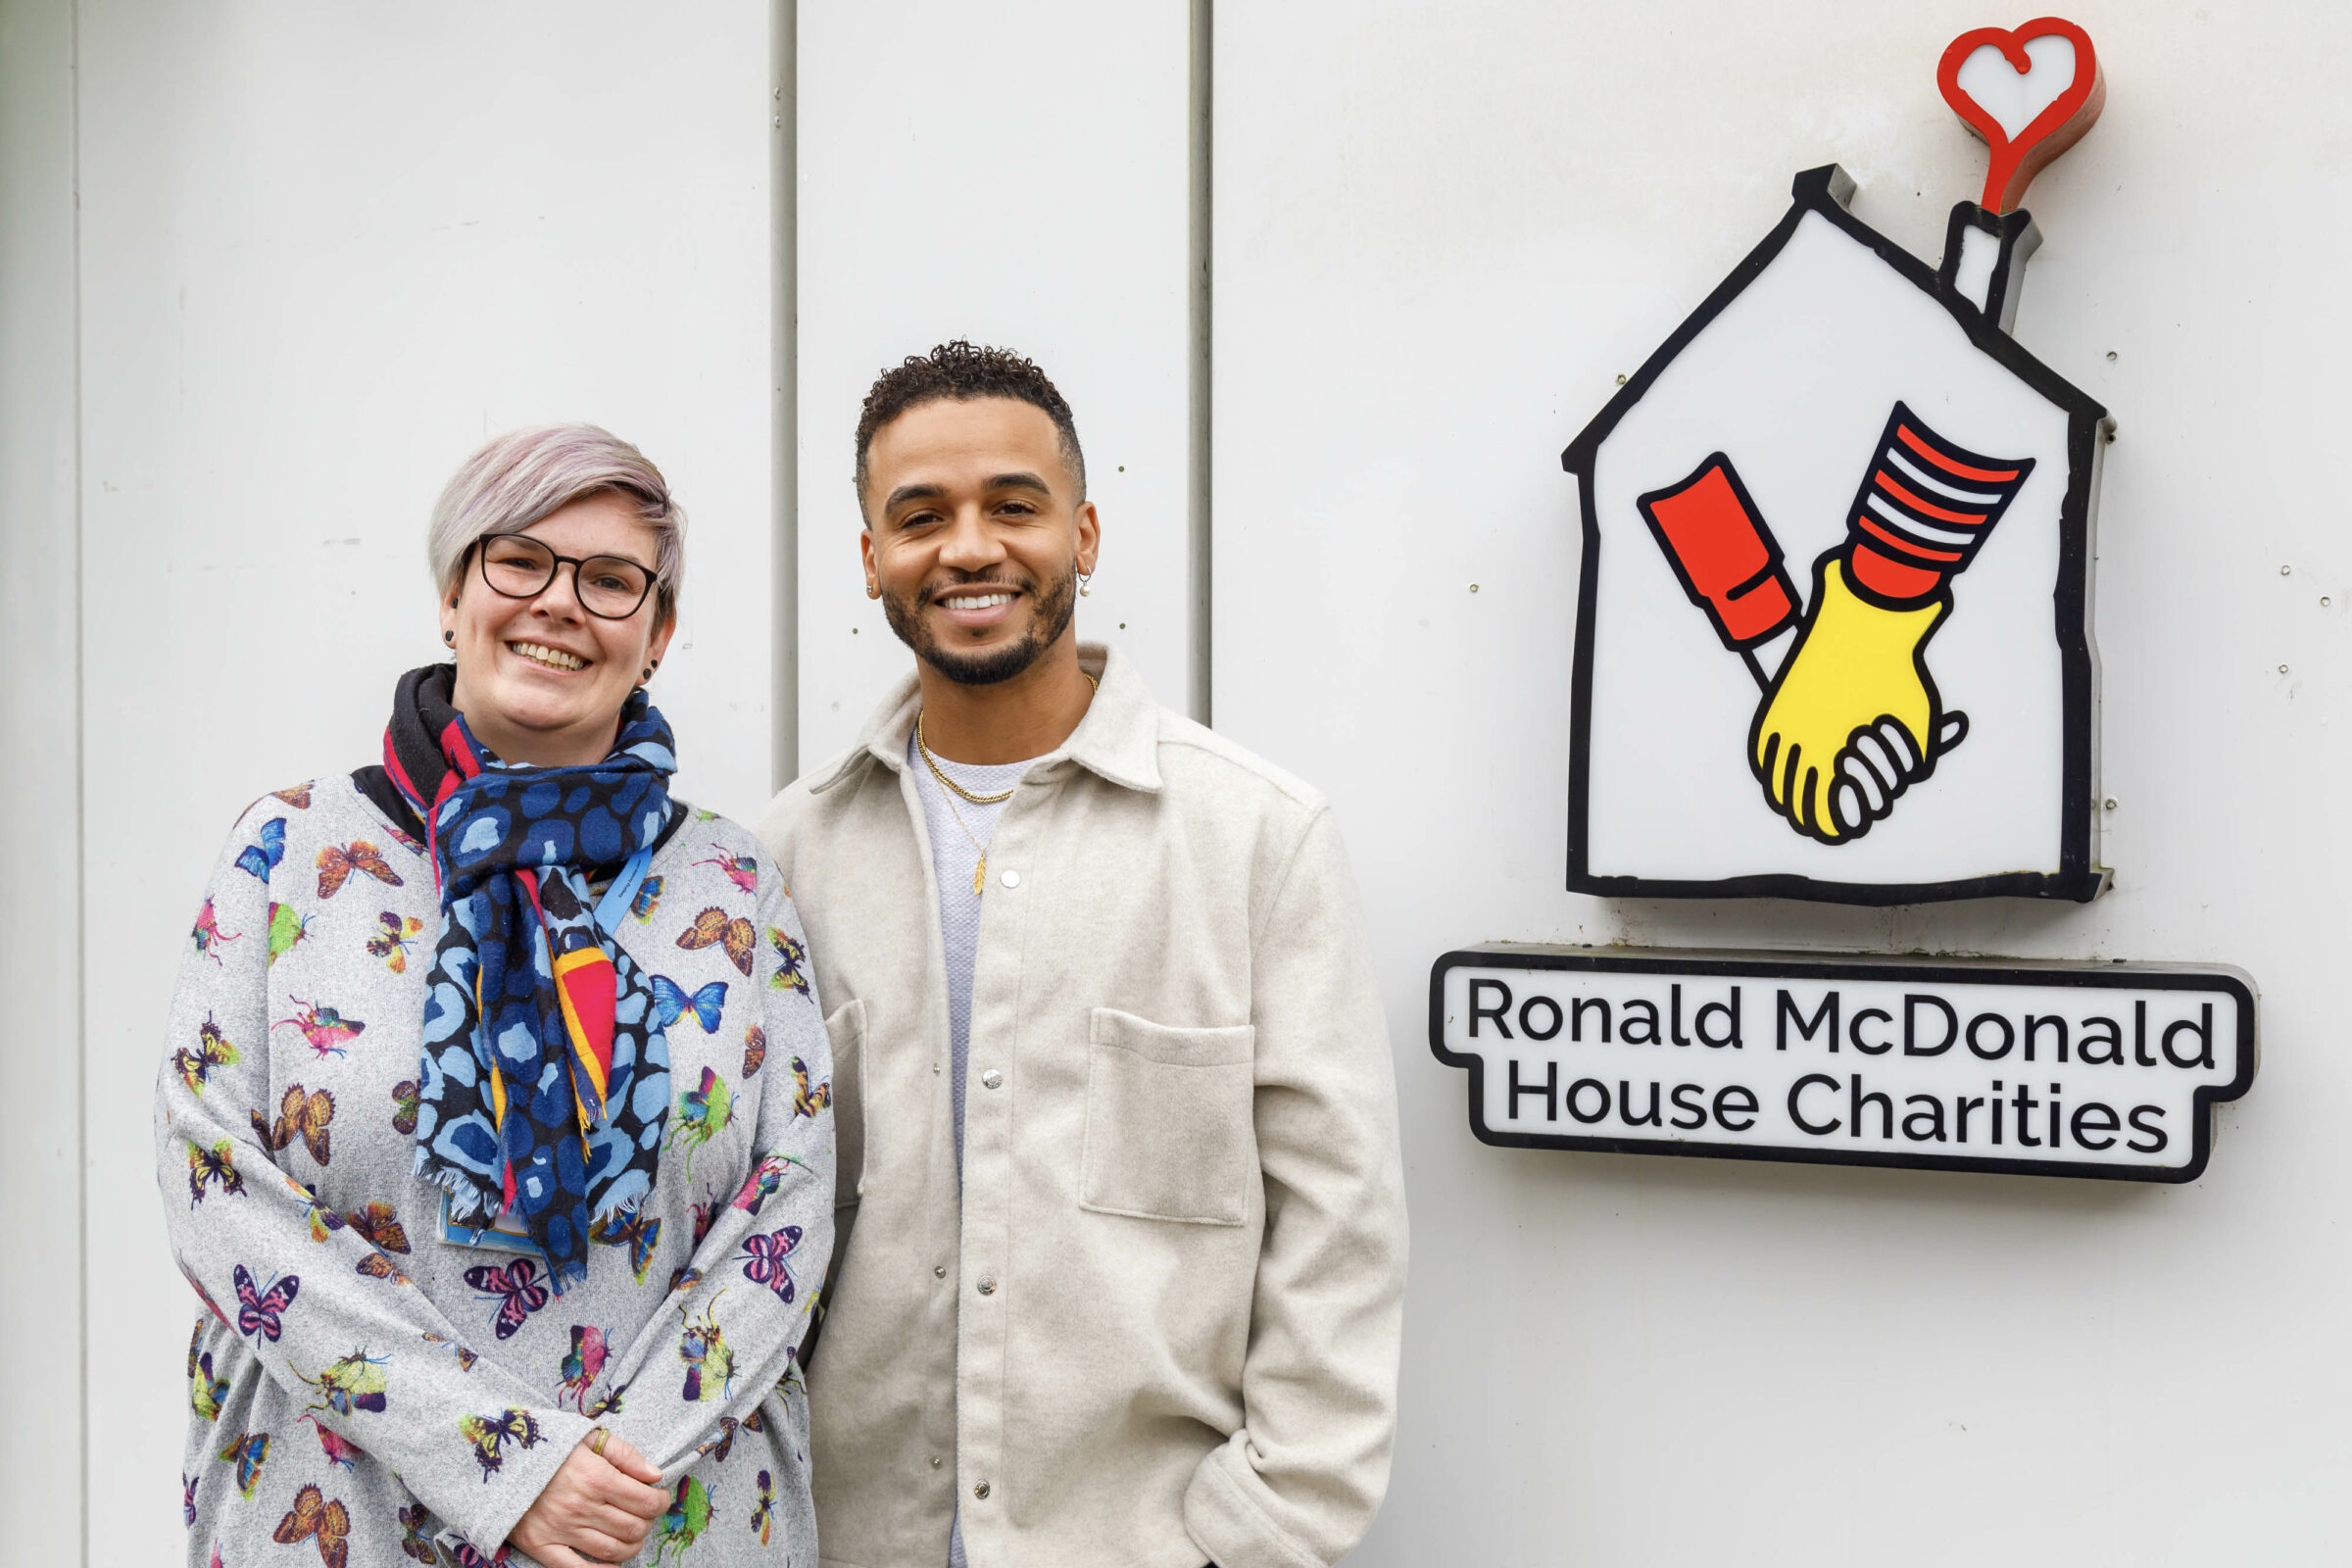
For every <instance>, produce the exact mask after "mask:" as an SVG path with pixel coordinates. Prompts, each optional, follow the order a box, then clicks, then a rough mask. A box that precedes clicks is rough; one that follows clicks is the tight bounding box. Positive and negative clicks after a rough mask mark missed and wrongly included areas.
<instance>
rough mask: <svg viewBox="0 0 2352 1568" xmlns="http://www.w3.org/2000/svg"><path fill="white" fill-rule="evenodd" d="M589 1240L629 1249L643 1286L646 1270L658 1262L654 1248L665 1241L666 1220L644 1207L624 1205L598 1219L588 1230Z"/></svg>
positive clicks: (631, 1259)
mask: <svg viewBox="0 0 2352 1568" xmlns="http://www.w3.org/2000/svg"><path fill="white" fill-rule="evenodd" d="M588 1239H589V1240H590V1241H592V1242H602V1243H604V1244H605V1245H606V1246H608V1247H625V1248H627V1249H628V1250H629V1271H630V1272H631V1273H633V1274H635V1275H636V1276H637V1283H638V1284H640V1285H643V1284H644V1283H645V1271H646V1270H647V1269H648V1268H649V1267H651V1266H652V1264H653V1261H654V1249H655V1248H656V1247H657V1246H659V1245H660V1244H661V1241H662V1222H661V1221H660V1220H658V1219H656V1218H654V1217H653V1216H651V1215H649V1214H647V1213H645V1212H644V1211H643V1210H642V1209H636V1208H624V1209H621V1210H620V1211H619V1212H617V1213H613V1214H610V1215H607V1216H606V1217H605V1218H603V1219H600V1220H598V1221H596V1223H595V1224H594V1226H592V1227H591V1228H590V1230H589V1232H588Z"/></svg>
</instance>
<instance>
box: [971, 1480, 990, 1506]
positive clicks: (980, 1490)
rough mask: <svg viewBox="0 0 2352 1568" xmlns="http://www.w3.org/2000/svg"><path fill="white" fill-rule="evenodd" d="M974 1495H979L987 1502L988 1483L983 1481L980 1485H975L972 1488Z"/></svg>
mask: <svg viewBox="0 0 2352 1568" xmlns="http://www.w3.org/2000/svg"><path fill="white" fill-rule="evenodd" d="M972 1495H973V1496H975V1497H978V1498H979V1499H980V1500H981V1501H982V1502H986V1501H987V1500H988V1483H987V1482H985V1481H983V1482H981V1483H980V1484H979V1485H978V1486H976V1487H974V1488H973V1489H972Z"/></svg>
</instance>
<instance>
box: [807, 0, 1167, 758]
mask: <svg viewBox="0 0 2352 1568" xmlns="http://www.w3.org/2000/svg"><path fill="white" fill-rule="evenodd" d="M1188 18H1189V13H1188V9H1187V7H1186V6H1185V5H1184V4H1183V3H1182V0H1151V3H1150V4H1148V5H1133V6H1099V5H1086V4H1082V3H1079V0H1021V3H1018V4H1009V5H993V6H969V5H956V4H949V3H947V0H889V3H882V4H871V5H858V6H809V7H805V8H803V9H802V11H801V15H800V34H799V60H800V67H799V73H798V81H799V94H800V124H799V165H800V176H799V178H800V183H799V190H798V199H799V217H798V230H799V259H798V266H799V299H800V317H799V358H800V375H799V428H800V444H799V445H800V450H799V495H800V513H799V536H800V563H801V575H800V612H801V646H800V676H801V688H800V690H801V752H800V760H801V765H802V766H803V767H804V768H809V767H813V766H815V765H816V764H817V763H818V762H819V761H821V760H824V759H825V758H826V757H828V756H831V755H832V754H834V753H836V752H838V751H840V750H842V749H843V748H844V747H846V746H848V745H849V744H850V742H851V741H852V740H854V739H856V737H857V734H858V728H859V726H860V725H861V724H862V723H863V722H864V720H865V717H866V715H867V713H868V712H869V711H871V710H872V708H873V706H874V704H875V702H876V701H877V700H878V699H879V698H880V696H881V694H882V692H883V690H884V689H885V687H886V686H887V685H888V684H889V683H890V682H891V681H893V680H895V679H896V678H898V677H899V676H900V675H901V674H903V673H904V672H905V670H906V669H907V667H908V666H909V664H910V663H911V656H909V655H908V654H907V650H906V649H905V647H904V646H903V645H901V644H900V643H899V641H898V640H897V639H896V638H895V637H893V636H892V635H891V632H890V627H889V624H888V623H887V622H886V621H885V620H884V619H883V618H882V611H881V607H880V606H879V605H878V604H876V603H874V602H873V601H870V600H868V599H867V598H866V597H865V588H864V579H863V577H862V576H861V575H860V572H859V567H858V539H857V535H858V528H859V526H860V520H859V516H858V504H857V498H856V495H855V492H854V491H853V490H852V487H851V483H850V473H851V468H852V466H853V464H854V462H855V456H856V452H855V447H854V436H855V432H856V430H857V425H858V407H859V405H860V404H861V403H862V402H863V400H864V397H865V392H866V388H867V387H868V386H869V385H871V384H872V382H873V379H874V377H875V376H876V375H877V374H879V373H880V372H881V370H882V369H883V368H885V367H886V366H890V365H895V364H897V363H898V362H899V361H900V360H901V359H903V358H904V357H906V356H907V355H908V354H920V353H925V352H927V351H928V350H929V349H930V348H931V347H932V345H933V344H935V343H940V342H945V341H947V340H949V339H952V338H958V337H962V338H969V339H971V340H972V341H973V342H976V343H994V344H1001V345H1004V346H1006V347H1010V348H1014V349H1018V350H1019V351H1020V352H1021V353H1023V354H1026V355H1028V356H1029V357H1030V358H1031V359H1033V360H1035V361H1037V362H1038V364H1040V365H1041V366H1043V367H1044V368H1045V369H1046V372H1047V373H1048V374H1049V375H1051V376H1052V377H1053V378H1054V384H1055V385H1056V386H1058V387H1059V388H1060V389H1061V392H1062V395H1063V396H1064V397H1066V398H1068V399H1069V401H1070V405H1071V408H1072V410H1073V411H1074V412H1075V414H1076V416H1077V420H1078V435H1079V439H1080V440H1081V442H1083V443H1084V445H1085V448H1086V459H1087V471H1088V478H1089V481H1090V485H1091V491H1092V495H1093V498H1094V500H1095V502H1096V504H1097V506H1098V507H1099V508H1100V510H1101V512H1102V516H1103V549H1102V558H1101V564H1102V569H1101V572H1100V574H1099V575H1098V576H1097V578H1096V579H1095V583H1094V591H1093V593H1092V594H1091V595H1090V596H1089V597H1088V598H1086V599H1084V600H1082V601H1080V605H1079V616H1078V629H1079V632H1080V635H1082V636H1085V637H1088V638H1103V639H1109V640H1113V641H1117V642H1119V643H1120V644H1121V645H1122V646H1123V647H1125V649H1126V650H1127V651H1128V652H1129V653H1130V654H1132V655H1133V656H1134V657H1135V659H1136V660H1137V662H1138V664H1139V665H1140V667H1141V668H1142V671H1143V675H1144V678H1145V680H1146V681H1147V682H1149V683H1150V685H1151V687H1152V692H1153V693H1154V695H1156V696H1157V697H1158V698H1159V700H1160V701H1161V702H1163V703H1165V704H1167V705H1168V706H1169V707H1172V708H1176V709H1179V710H1182V709H1185V708H1186V707H1187V706H1188V702H1189V694H1188V686H1189V678H1188V677H1189V674H1190V660H1191V618H1192V616H1191V611H1190V609H1189V606H1190V604H1191V602H1192V601H1191V589H1192V584H1191V580H1190V578H1191V571H1190V564H1189V563H1190V554H1189V547H1188V538H1189V535H1188V530H1187V524H1186V511H1187V506H1188V502H1189V497H1190V490H1189V480H1190V472H1189V467H1190V462H1191V457H1190V452H1191V449H1190V444H1189V426H1188V417H1187V410H1188V402H1187V397H1188V392H1187V388H1188V385H1189V382H1188V368H1189V366H1190V364H1191V358H1190V348H1189V344H1190V337H1189V335H1188V334H1189V327H1188V316H1187V309H1186V307H1187V270H1186V256H1187V220H1188V214H1189V210H1190V209H1189V191H1190V184H1189V179H1190V175H1189V165H1188V159H1187V150H1188V126H1189V123H1190V122H1189V118H1188V112H1187V103H1188V86H1187V84H1188V81H1189V75H1188V72H1189V64H1190V56H1189V50H1188V41H1189V32H1188V28H1189V20H1188Z"/></svg>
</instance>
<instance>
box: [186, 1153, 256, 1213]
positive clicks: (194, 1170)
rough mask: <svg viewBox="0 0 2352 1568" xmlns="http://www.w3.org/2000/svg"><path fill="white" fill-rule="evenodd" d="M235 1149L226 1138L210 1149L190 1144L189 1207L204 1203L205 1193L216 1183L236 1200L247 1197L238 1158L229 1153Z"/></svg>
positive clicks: (222, 1190)
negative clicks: (239, 1172) (238, 1166)
mask: <svg viewBox="0 0 2352 1568" xmlns="http://www.w3.org/2000/svg"><path fill="white" fill-rule="evenodd" d="M232 1147H233V1146H232V1145H231V1144H230V1143H229V1141H228V1140H227V1139H225V1138H223V1139H221V1141H220V1142H219V1143H217V1144H215V1145H213V1147H212V1148H210V1149H204V1148H200V1147H199V1146H197V1145H196V1144H193V1143H191V1144H189V1145H188V1206H189V1207H190V1208H194V1207H195V1206H196V1205H197V1204H198V1203H201V1202H203V1201H204V1192H205V1189H206V1188H207V1187H210V1186H211V1185H212V1184H213V1183H215V1182H219V1183H220V1184H221V1192H223V1193H226V1194H229V1195H230V1196H232V1197H236V1198H243V1197H244V1196H245V1178H244V1177H243V1176H241V1175H239V1174H238V1173H237V1162H236V1159H235V1158H234V1157H233V1156H232V1155H231V1154H230V1153H229V1150H230V1149H231V1148H232Z"/></svg>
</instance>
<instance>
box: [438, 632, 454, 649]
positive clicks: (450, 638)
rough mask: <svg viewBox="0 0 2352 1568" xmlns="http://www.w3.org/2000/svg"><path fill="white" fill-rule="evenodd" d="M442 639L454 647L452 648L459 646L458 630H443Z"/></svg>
mask: <svg viewBox="0 0 2352 1568" xmlns="http://www.w3.org/2000/svg"><path fill="white" fill-rule="evenodd" d="M441 640H442V641H443V642H445V643H447V644H449V646H450V647H452V648H455V647H457V646H458V634H457V633H456V632H454V631H445V632H443V633H442V634H441Z"/></svg>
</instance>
